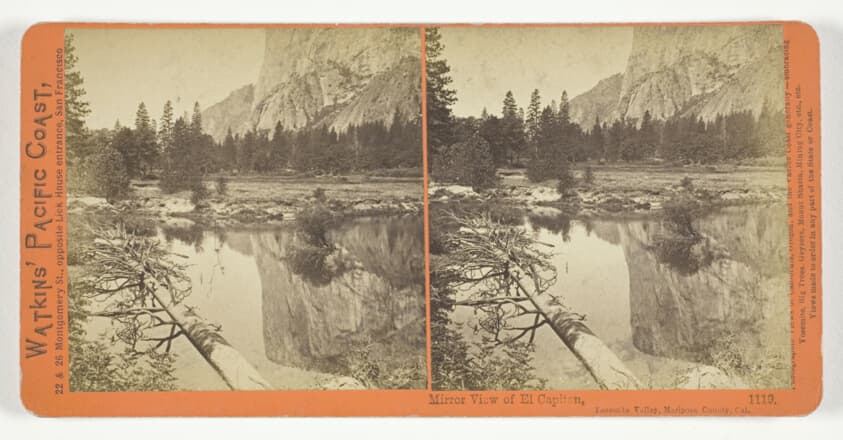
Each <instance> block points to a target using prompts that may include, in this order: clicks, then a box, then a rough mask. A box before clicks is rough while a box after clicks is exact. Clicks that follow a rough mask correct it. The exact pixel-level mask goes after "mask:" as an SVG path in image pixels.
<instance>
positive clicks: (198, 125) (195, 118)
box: [190, 101, 202, 136]
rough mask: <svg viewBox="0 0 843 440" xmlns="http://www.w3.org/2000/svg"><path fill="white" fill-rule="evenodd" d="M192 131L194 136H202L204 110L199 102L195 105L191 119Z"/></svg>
mask: <svg viewBox="0 0 843 440" xmlns="http://www.w3.org/2000/svg"><path fill="white" fill-rule="evenodd" d="M190 131H191V133H192V134H193V135H197V136H198V135H200V134H202V108H201V107H199V102H198V101H197V102H194V103H193V115H192V116H191V117H190Z"/></svg>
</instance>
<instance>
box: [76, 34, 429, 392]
mask: <svg viewBox="0 0 843 440" xmlns="http://www.w3.org/2000/svg"><path fill="white" fill-rule="evenodd" d="M64 55H65V75H64V84H63V87H64V96H65V109H66V115H65V118H66V127H65V137H66V140H67V149H66V162H67V170H66V175H65V179H66V185H67V226H68V227H67V264H68V281H69V283H68V286H69V289H68V304H67V307H68V311H69V326H68V335H67V336H68V339H67V341H68V348H69V352H70V378H69V380H70V391H72V392H92V391H93V392H109V391H111V392H117V391H169V390H226V389H232V390H261V389H267V390H269V389H292V390H295V389H424V388H426V387H427V354H426V337H425V328H426V322H425V316H426V300H425V259H424V219H423V213H424V209H423V194H424V179H423V163H422V156H423V144H422V104H421V102H422V96H421V81H422V79H421V78H422V76H421V71H422V65H421V34H420V30H419V29H418V28H400V27H277V28H257V27H254V28H245V27H244V28H237V27H227V28H209V27H203V28H190V27H186V28H175V27H125V28H116V27H110V28H103V27H84V28H71V29H67V30H66V32H65V54H64Z"/></svg>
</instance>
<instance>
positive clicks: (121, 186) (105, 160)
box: [87, 146, 129, 203]
mask: <svg viewBox="0 0 843 440" xmlns="http://www.w3.org/2000/svg"><path fill="white" fill-rule="evenodd" d="M87 171H88V173H87V174H88V176H90V178H91V180H92V181H93V182H92V183H93V185H91V187H92V188H91V189H92V192H93V194H94V195H96V196H99V197H105V199H106V200H107V201H108V202H109V203H113V202H115V201H117V200H121V199H124V198H126V197H127V196H128V195H129V175H128V173H127V172H126V165H125V163H124V161H123V156H122V155H120V153H119V152H118V151H117V150H115V149H114V148H112V147H110V146H106V147H103V149H102V151H101V152H100V153H98V154H96V155H95V156H94V158H93V161H92V163H91V165H90V168H88V170H87Z"/></svg>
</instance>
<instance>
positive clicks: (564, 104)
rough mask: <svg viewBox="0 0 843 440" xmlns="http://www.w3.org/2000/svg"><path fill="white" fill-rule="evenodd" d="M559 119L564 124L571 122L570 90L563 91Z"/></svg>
mask: <svg viewBox="0 0 843 440" xmlns="http://www.w3.org/2000/svg"><path fill="white" fill-rule="evenodd" d="M559 121H560V122H562V125H563V126H567V125H568V124H570V123H571V104H570V103H569V102H568V92H567V91H566V90H563V91H562V98H561V99H560V100H559Z"/></svg>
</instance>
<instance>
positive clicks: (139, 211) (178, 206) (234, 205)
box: [67, 193, 423, 227]
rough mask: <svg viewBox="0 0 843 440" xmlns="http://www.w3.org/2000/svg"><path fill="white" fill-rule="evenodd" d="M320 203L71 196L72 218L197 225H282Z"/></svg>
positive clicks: (389, 202)
mask: <svg viewBox="0 0 843 440" xmlns="http://www.w3.org/2000/svg"><path fill="white" fill-rule="evenodd" d="M316 203H317V199H316V197H314V196H309V197H305V198H302V199H298V200H260V201H255V200H252V201H249V200H236V199H229V198H225V197H212V198H209V199H208V200H207V201H202V202H200V203H199V204H197V205H196V206H194V205H193V204H192V203H191V202H190V200H189V194H187V193H184V194H179V193H177V194H173V195H157V196H148V197H136V198H132V199H127V200H121V201H118V202H115V203H114V204H110V203H108V202H107V201H106V200H105V199H103V198H98V197H68V199H67V207H68V212H69V213H70V215H73V213H74V212H90V211H102V210H105V211H112V212H116V213H122V214H123V215H131V216H133V217H136V218H138V219H144V220H150V221H154V222H156V223H161V224H170V223H185V222H190V223H196V224H200V225H203V226H208V227H266V226H280V225H283V224H286V223H289V222H290V221H292V220H295V218H296V215H297V213H299V212H301V211H302V210H303V209H305V208H307V207H309V206H313V205H314V204H316ZM322 203H324V204H325V206H327V207H328V208H329V209H330V210H331V211H332V212H333V213H334V214H335V215H337V216H339V217H346V218H350V217H367V216H384V215H413V214H416V215H418V214H420V213H421V212H422V210H423V207H422V201H421V200H420V199H419V198H417V197H410V196H407V197H400V198H391V197H385V198H359V199H357V198H354V199H348V200H340V199H330V198H328V199H326V200H324V201H323V202H322Z"/></svg>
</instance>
